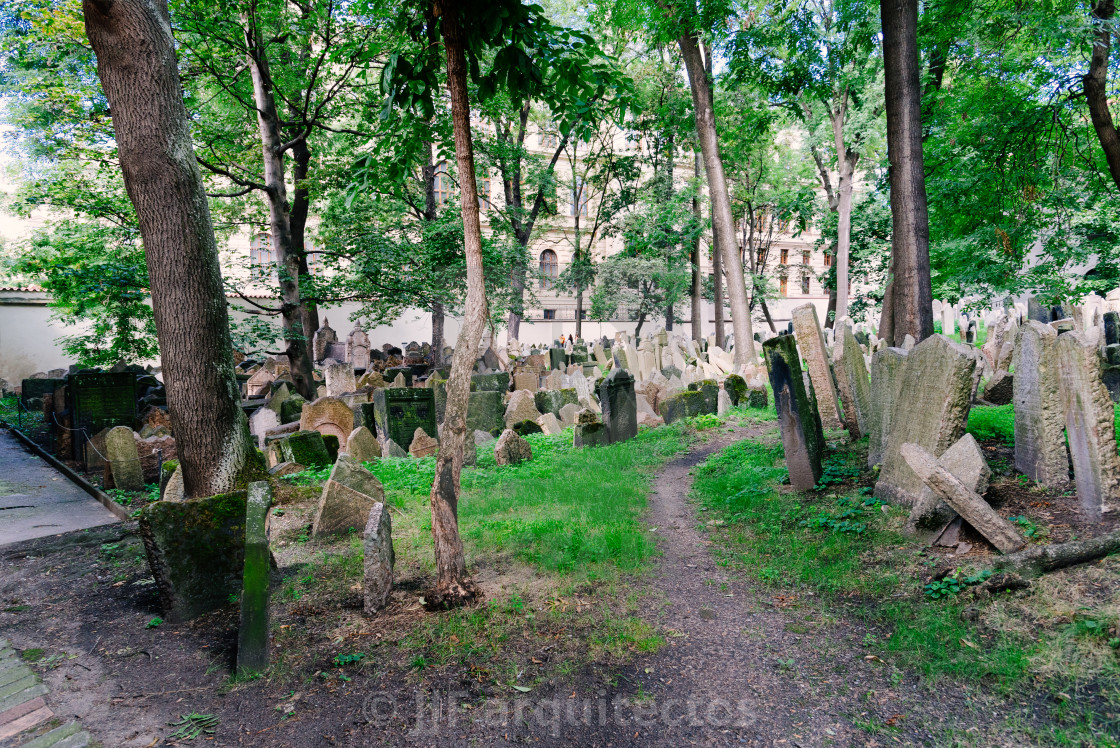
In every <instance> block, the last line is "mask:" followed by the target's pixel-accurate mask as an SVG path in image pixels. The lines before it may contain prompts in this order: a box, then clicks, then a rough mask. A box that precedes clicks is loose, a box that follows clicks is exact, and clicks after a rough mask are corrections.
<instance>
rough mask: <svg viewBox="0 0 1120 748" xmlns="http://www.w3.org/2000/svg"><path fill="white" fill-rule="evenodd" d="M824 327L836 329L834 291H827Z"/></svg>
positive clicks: (832, 289) (831, 289)
mask: <svg viewBox="0 0 1120 748" xmlns="http://www.w3.org/2000/svg"><path fill="white" fill-rule="evenodd" d="M824 326H825V327H826V328H827V327H831V328H833V329H835V328H836V289H835V288H830V289H828V311H826V312H825V313H824Z"/></svg>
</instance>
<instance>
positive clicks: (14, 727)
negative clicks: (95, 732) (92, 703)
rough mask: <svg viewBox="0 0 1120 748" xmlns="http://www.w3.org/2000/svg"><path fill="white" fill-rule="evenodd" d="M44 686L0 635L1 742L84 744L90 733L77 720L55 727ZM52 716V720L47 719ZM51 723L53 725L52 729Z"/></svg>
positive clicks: (35, 747) (54, 747)
mask: <svg viewBox="0 0 1120 748" xmlns="http://www.w3.org/2000/svg"><path fill="white" fill-rule="evenodd" d="M46 695H47V687H46V686H44V685H43V684H42V682H40V680H39V676H37V675H35V673H34V672H32V670H31V668H29V667H27V665H25V664H23V661H22V660H21V659H20V656H19V654H18V653H16V652H15V651H14V650H12V649H10V648H9V647H8V642H7V640H5V639H0V745H2V746H5V747H6V746H14V745H19V746H22V748H83V746H86V745H89V733H88V732H86V731H85V730H83V729H82V726H81V725H80V724H78V723H77V722H67V723H66V724H64V725H62V726H61V727H54V725H57V724H58V721H59V720H58V719H57V718H56V715H55V713H54V711H53V710H52V709H51V708H50V707H49V706H47V702H46V700H45V698H44V697H45V696H46ZM49 720H53V721H49ZM52 727H54V729H51V728H52Z"/></svg>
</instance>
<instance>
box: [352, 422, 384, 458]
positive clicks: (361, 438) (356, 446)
mask: <svg viewBox="0 0 1120 748" xmlns="http://www.w3.org/2000/svg"><path fill="white" fill-rule="evenodd" d="M346 453H347V454H349V455H350V456H351V457H353V458H354V461H355V462H358V463H362V462H372V461H373V460H375V459H377V458H378V457H380V456H381V444H380V443H379V442H378V441H377V437H376V436H374V435H373V432H371V431H370V430H369V429H367V428H366V427H365V426H359V427H358V428H356V429H354V430H353V431H351V432H350V436H348V437H347V438H346Z"/></svg>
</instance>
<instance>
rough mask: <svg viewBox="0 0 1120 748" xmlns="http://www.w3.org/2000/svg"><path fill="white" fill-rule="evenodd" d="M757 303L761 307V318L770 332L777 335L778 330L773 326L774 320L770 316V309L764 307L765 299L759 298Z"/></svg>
mask: <svg viewBox="0 0 1120 748" xmlns="http://www.w3.org/2000/svg"><path fill="white" fill-rule="evenodd" d="M758 301H759V304H761V305H762V316H764V317H766V324H768V325H769V326H770V332H772V333H774V334H775V335H777V334H778V328H777V327H775V326H774V318H773V317H771V316H770V307H768V306H766V299H763V298H759V300H758Z"/></svg>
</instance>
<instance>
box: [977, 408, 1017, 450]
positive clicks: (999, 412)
mask: <svg viewBox="0 0 1120 748" xmlns="http://www.w3.org/2000/svg"><path fill="white" fill-rule="evenodd" d="M968 433H970V434H972V435H973V436H974V437H975V438H976V440H977V441H988V440H998V441H1001V442H1003V443H1005V444H1014V443H1015V406H1013V405H994V406H983V405H982V406H977V407H974V408H972V409H971V410H970V411H969V412H968Z"/></svg>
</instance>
